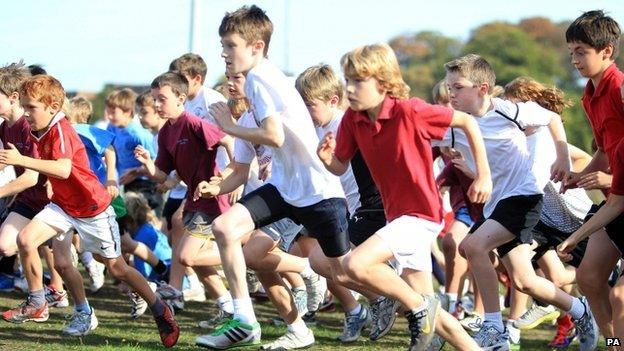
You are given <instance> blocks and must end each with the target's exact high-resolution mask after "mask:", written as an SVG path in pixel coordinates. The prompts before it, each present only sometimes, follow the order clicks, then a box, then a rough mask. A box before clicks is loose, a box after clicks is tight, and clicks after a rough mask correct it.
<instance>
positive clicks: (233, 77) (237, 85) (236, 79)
mask: <svg viewBox="0 0 624 351" xmlns="http://www.w3.org/2000/svg"><path fill="white" fill-rule="evenodd" d="M225 76H226V77H227V85H226V86H227V90H228V94H229V95H230V97H231V98H232V99H242V98H244V97H245V89H244V86H245V76H244V75H243V74H242V73H236V74H231V73H228V72H225Z"/></svg>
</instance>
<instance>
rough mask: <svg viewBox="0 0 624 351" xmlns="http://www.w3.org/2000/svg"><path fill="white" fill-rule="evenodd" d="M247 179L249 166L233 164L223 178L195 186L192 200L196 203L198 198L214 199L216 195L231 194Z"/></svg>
mask: <svg viewBox="0 0 624 351" xmlns="http://www.w3.org/2000/svg"><path fill="white" fill-rule="evenodd" d="M248 177H249V165H248V164H245V163H238V162H234V165H233V168H232V171H231V172H228V175H227V176H226V177H224V178H221V177H214V178H212V179H210V181H203V182H201V183H199V184H198V185H197V188H196V189H195V194H194V196H193V199H194V200H195V201H197V200H198V199H199V198H200V197H214V196H217V195H222V194H227V193H231V192H232V191H234V190H236V188H238V187H240V186H241V185H243V184H245V182H246V181H247V178H248Z"/></svg>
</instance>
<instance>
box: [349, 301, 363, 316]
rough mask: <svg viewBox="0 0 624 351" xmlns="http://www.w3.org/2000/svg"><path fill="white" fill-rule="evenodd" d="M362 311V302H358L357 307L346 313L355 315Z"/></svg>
mask: <svg viewBox="0 0 624 351" xmlns="http://www.w3.org/2000/svg"><path fill="white" fill-rule="evenodd" d="M361 311H362V304H361V303H358V305H357V307H356V308H354V309H352V310H351V311H348V312H347V314H348V315H350V316H356V315H358V314H359V313H360V312H361Z"/></svg>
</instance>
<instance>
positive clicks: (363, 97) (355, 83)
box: [346, 77, 386, 111]
mask: <svg viewBox="0 0 624 351" xmlns="http://www.w3.org/2000/svg"><path fill="white" fill-rule="evenodd" d="M346 81H347V99H348V100H349V106H350V107H351V109H353V110H354V111H366V110H370V109H373V108H375V107H377V106H379V105H380V104H381V103H382V102H383V100H384V98H385V97H386V93H385V92H384V91H382V90H381V88H380V87H379V82H378V81H377V79H375V78H373V77H369V78H348V77H346Z"/></svg>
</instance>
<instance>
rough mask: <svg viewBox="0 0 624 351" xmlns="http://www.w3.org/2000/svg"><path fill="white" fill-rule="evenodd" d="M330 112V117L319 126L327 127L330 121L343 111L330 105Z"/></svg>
mask: <svg viewBox="0 0 624 351" xmlns="http://www.w3.org/2000/svg"><path fill="white" fill-rule="evenodd" d="M331 112H332V117H331V118H330V119H329V120H327V122H326V123H325V124H323V125H322V126H321V128H325V127H327V126H328V125H329V124H330V123H331V122H333V121H334V120H335V119H336V118H337V117H338V113H340V112H343V111H342V110H340V109H338V108H336V107H332V109H331Z"/></svg>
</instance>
